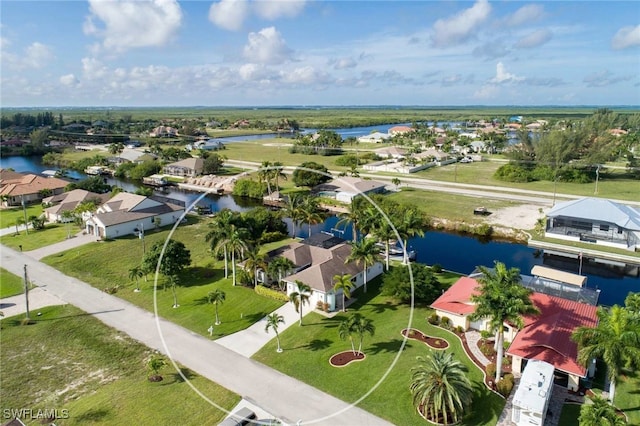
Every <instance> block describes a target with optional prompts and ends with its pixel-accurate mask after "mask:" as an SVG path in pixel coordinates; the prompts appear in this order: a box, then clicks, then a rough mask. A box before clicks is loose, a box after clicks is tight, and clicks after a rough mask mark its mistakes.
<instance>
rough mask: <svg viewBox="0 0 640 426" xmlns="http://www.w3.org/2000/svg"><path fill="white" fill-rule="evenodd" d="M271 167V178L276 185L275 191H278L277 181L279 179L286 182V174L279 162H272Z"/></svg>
mask: <svg viewBox="0 0 640 426" xmlns="http://www.w3.org/2000/svg"><path fill="white" fill-rule="evenodd" d="M271 166H272V168H273V178H274V179H275V183H276V191H280V185H279V183H278V180H279V179H280V178H282V179H284V180H287V174H286V173H285V172H284V165H283V164H282V163H281V162H280V161H274V162H273V163H272V164H271Z"/></svg>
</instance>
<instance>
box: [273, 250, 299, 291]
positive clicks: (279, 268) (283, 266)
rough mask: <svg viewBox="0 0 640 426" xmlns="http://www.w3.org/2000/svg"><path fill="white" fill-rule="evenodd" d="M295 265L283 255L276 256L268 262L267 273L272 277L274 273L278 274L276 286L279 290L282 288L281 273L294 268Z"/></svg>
mask: <svg viewBox="0 0 640 426" xmlns="http://www.w3.org/2000/svg"><path fill="white" fill-rule="evenodd" d="M295 266H296V265H295V263H293V262H292V261H291V260H289V259H287V258H286V257H283V256H278V257H276V258H275V259H273V260H272V261H270V262H269V265H268V266H267V269H268V271H269V275H270V276H272V277H273V276H274V275H277V276H278V288H280V290H282V289H283V288H282V276H283V274H286V273H287V272H288V271H291V270H292V269H293V268H295Z"/></svg>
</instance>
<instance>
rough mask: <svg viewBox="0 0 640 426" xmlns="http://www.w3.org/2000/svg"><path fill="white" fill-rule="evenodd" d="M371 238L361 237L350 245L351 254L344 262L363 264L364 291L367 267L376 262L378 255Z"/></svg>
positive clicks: (378, 251)
mask: <svg viewBox="0 0 640 426" xmlns="http://www.w3.org/2000/svg"><path fill="white" fill-rule="evenodd" d="M376 243H377V242H376V240H374V239H373V238H363V239H362V240H360V241H356V242H355V243H353V244H352V245H351V254H350V255H349V257H347V259H346V260H345V262H344V263H349V262H355V263H356V265H358V266H360V265H361V264H362V266H363V274H364V276H363V278H364V292H365V293H366V292H367V269H368V267H369V266H371V265H373V264H374V263H376V261H377V260H378V257H379V256H380V249H378V246H377V244H376Z"/></svg>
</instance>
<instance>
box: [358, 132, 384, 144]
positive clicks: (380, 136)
mask: <svg viewBox="0 0 640 426" xmlns="http://www.w3.org/2000/svg"><path fill="white" fill-rule="evenodd" d="M390 137H391V136H390V135H389V134H388V133H382V132H373V133H370V134H368V135H364V136H360V137H359V138H358V142H363V143H381V142H386V141H387V139H389V138H390Z"/></svg>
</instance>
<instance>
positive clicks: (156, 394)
mask: <svg viewBox="0 0 640 426" xmlns="http://www.w3.org/2000/svg"><path fill="white" fill-rule="evenodd" d="M41 312H42V316H40V317H38V318H37V320H36V321H35V324H33V325H29V326H21V325H18V324H17V323H16V322H14V321H13V319H12V318H6V319H3V320H2V323H1V324H2V333H0V343H1V346H2V351H0V363H1V364H2V365H3V368H2V401H1V405H2V407H0V408H2V409H20V408H27V409H28V408H31V409H32V410H34V412H35V411H36V410H38V409H47V410H51V409H57V410H58V411H59V412H61V410H68V414H69V416H70V418H69V419H68V420H62V421H60V422H59V423H58V424H64V425H85V424H105V425H124V424H132V419H135V424H147V425H151V424H155V425H162V424H192V425H202V424H217V423H218V422H219V421H220V420H221V419H223V418H224V417H225V415H226V413H225V412H223V411H221V410H218V409H217V408H215V407H213V406H211V405H210V404H209V403H208V402H206V401H205V400H203V399H202V398H201V397H200V396H199V395H197V394H196V393H195V392H194V391H193V390H191V388H190V387H189V385H188V384H187V383H186V382H185V381H184V380H183V379H182V377H181V376H180V375H179V374H178V372H177V371H175V370H174V369H173V367H165V368H164V369H163V370H161V374H162V375H163V377H164V380H163V381H162V382H159V383H151V382H149V381H148V380H147V374H148V370H147V368H146V361H147V360H148V359H149V357H150V356H151V355H152V353H151V351H150V350H149V349H148V348H146V347H145V346H143V345H141V344H140V343H138V342H136V341H134V340H132V339H130V338H129V337H127V336H126V335H124V334H122V333H120V332H117V331H114V330H112V329H110V328H108V327H107V326H105V325H104V324H102V323H101V322H100V321H99V320H97V319H95V318H93V317H92V316H91V315H88V314H86V313H84V312H82V311H80V310H79V309H77V308H75V307H73V306H70V305H65V306H55V307H49V308H44V309H42V310H41ZM61 342H64V344H61ZM8 366H10V367H8ZM17 372H19V374H17ZM183 373H184V375H185V376H186V377H187V378H189V380H190V381H191V382H192V384H193V385H194V386H195V387H196V388H197V389H198V390H200V391H201V392H202V393H203V394H204V395H206V396H207V397H208V398H209V399H211V400H212V401H215V402H216V403H217V404H218V405H220V406H222V407H223V408H225V409H227V410H229V409H231V408H233V406H234V405H235V404H236V403H237V402H238V401H239V399H240V397H239V396H238V395H235V394H233V393H232V392H230V391H228V390H226V389H224V388H222V387H221V386H219V385H217V384H215V383H213V382H210V381H209V380H206V379H204V378H202V377H200V376H198V375H197V374H195V373H194V372H192V371H190V370H188V369H183ZM29 424H34V425H37V424H41V423H40V421H33V422H30V423H29Z"/></svg>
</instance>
